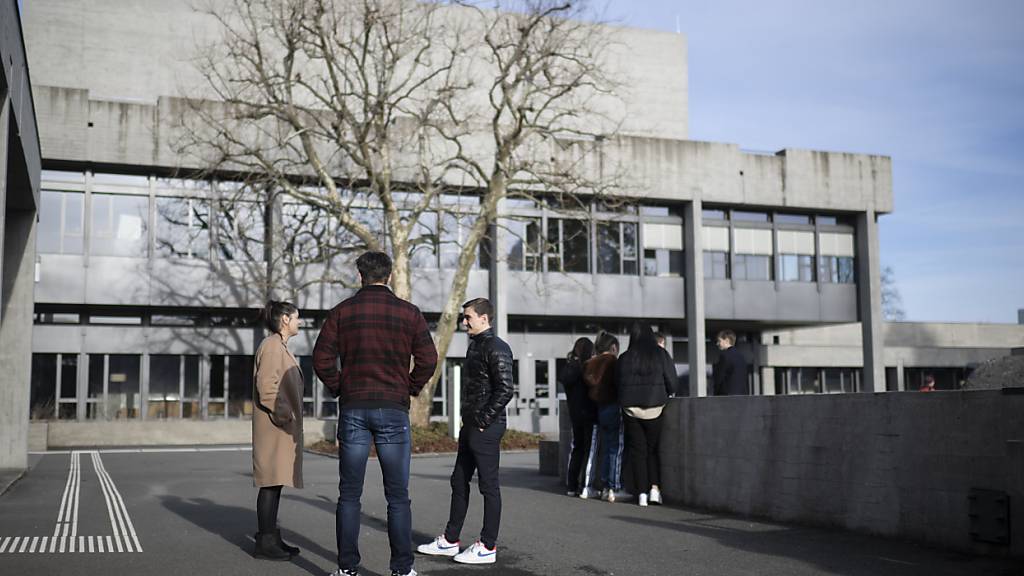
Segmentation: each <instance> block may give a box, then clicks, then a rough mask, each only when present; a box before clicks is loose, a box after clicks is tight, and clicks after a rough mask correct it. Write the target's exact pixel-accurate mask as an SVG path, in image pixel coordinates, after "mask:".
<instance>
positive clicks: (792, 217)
mask: <svg viewBox="0 0 1024 576" xmlns="http://www.w3.org/2000/svg"><path fill="white" fill-rule="evenodd" d="M773 220H774V221H775V223H776V224H805V225H808V226H809V225H810V224H811V217H810V216H808V215H806V214H776V215H775V216H774V217H773Z"/></svg>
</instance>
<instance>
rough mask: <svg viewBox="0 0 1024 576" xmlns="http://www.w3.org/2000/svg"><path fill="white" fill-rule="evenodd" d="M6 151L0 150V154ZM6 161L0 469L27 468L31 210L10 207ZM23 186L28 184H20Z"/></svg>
mask: <svg viewBox="0 0 1024 576" xmlns="http://www.w3.org/2000/svg"><path fill="white" fill-rule="evenodd" d="M4 109H5V112H3V113H0V122H2V125H3V126H4V129H3V130H0V132H2V134H0V142H3V143H5V144H6V142H7V130H6V128H7V127H8V125H9V123H8V120H7V118H8V113H7V112H6V109H7V106H4ZM8 153H9V150H7V149H6V148H5V147H4V148H0V158H7V154H8ZM8 184H10V182H9V181H8V170H7V166H6V162H4V165H3V166H0V187H2V188H3V190H2V192H0V198H2V199H3V204H4V206H3V207H2V213H3V216H4V227H3V236H2V238H3V250H2V251H0V252H2V254H3V256H2V258H3V260H2V261H0V269H2V282H0V291H2V298H0V302H2V306H0V366H3V367H4V369H3V370H2V371H0V468H16V469H23V468H26V467H27V466H28V416H29V414H28V412H29V386H30V381H31V377H32V306H33V305H32V300H33V298H32V297H33V291H34V289H35V274H34V272H35V253H36V251H35V246H36V212H35V210H34V209H33V210H16V209H13V208H12V203H11V197H12V196H13V193H14V192H15V191H14V190H11V189H8ZM24 185H25V186H28V183H27V182H26V183H24Z"/></svg>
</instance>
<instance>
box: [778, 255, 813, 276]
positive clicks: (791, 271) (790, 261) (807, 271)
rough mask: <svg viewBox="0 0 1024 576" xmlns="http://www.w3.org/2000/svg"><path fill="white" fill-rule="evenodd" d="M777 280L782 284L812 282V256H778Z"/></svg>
mask: <svg viewBox="0 0 1024 576" xmlns="http://www.w3.org/2000/svg"><path fill="white" fill-rule="evenodd" d="M779 280H781V281H783V282H814V256H813V255H810V254H781V255H779Z"/></svg>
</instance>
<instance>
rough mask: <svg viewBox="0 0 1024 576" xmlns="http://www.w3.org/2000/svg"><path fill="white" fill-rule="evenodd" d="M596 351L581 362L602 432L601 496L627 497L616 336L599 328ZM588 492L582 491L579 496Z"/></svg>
mask: <svg viewBox="0 0 1024 576" xmlns="http://www.w3.org/2000/svg"><path fill="white" fill-rule="evenodd" d="M594 348H595V349H596V350H597V355H596V356H594V357H593V358H591V359H590V360H587V362H586V363H585V364H584V365H583V381H584V382H585V383H586V385H587V395H588V396H589V397H590V399H591V400H593V401H594V404H596V405H597V426H598V429H599V430H600V435H601V451H600V457H599V460H600V462H601V477H602V478H603V479H604V490H603V492H602V493H601V498H602V499H603V500H607V501H609V502H615V501H616V500H628V499H629V498H630V495H629V494H628V493H626V492H623V491H622V447H623V443H622V409H621V407H620V406H619V401H618V395H617V394H616V392H615V359H616V357H617V356H618V355H619V339H618V338H616V337H615V336H613V335H612V334H610V333H608V332H605V331H602V332H601V333H600V334H598V335H597V342H595V343H594ZM589 497H591V494H589V493H588V492H581V493H580V498H589Z"/></svg>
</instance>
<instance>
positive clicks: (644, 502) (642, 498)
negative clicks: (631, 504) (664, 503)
mask: <svg viewBox="0 0 1024 576" xmlns="http://www.w3.org/2000/svg"><path fill="white" fill-rule="evenodd" d="M640 505H641V506H647V494H641V495H640Z"/></svg>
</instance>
